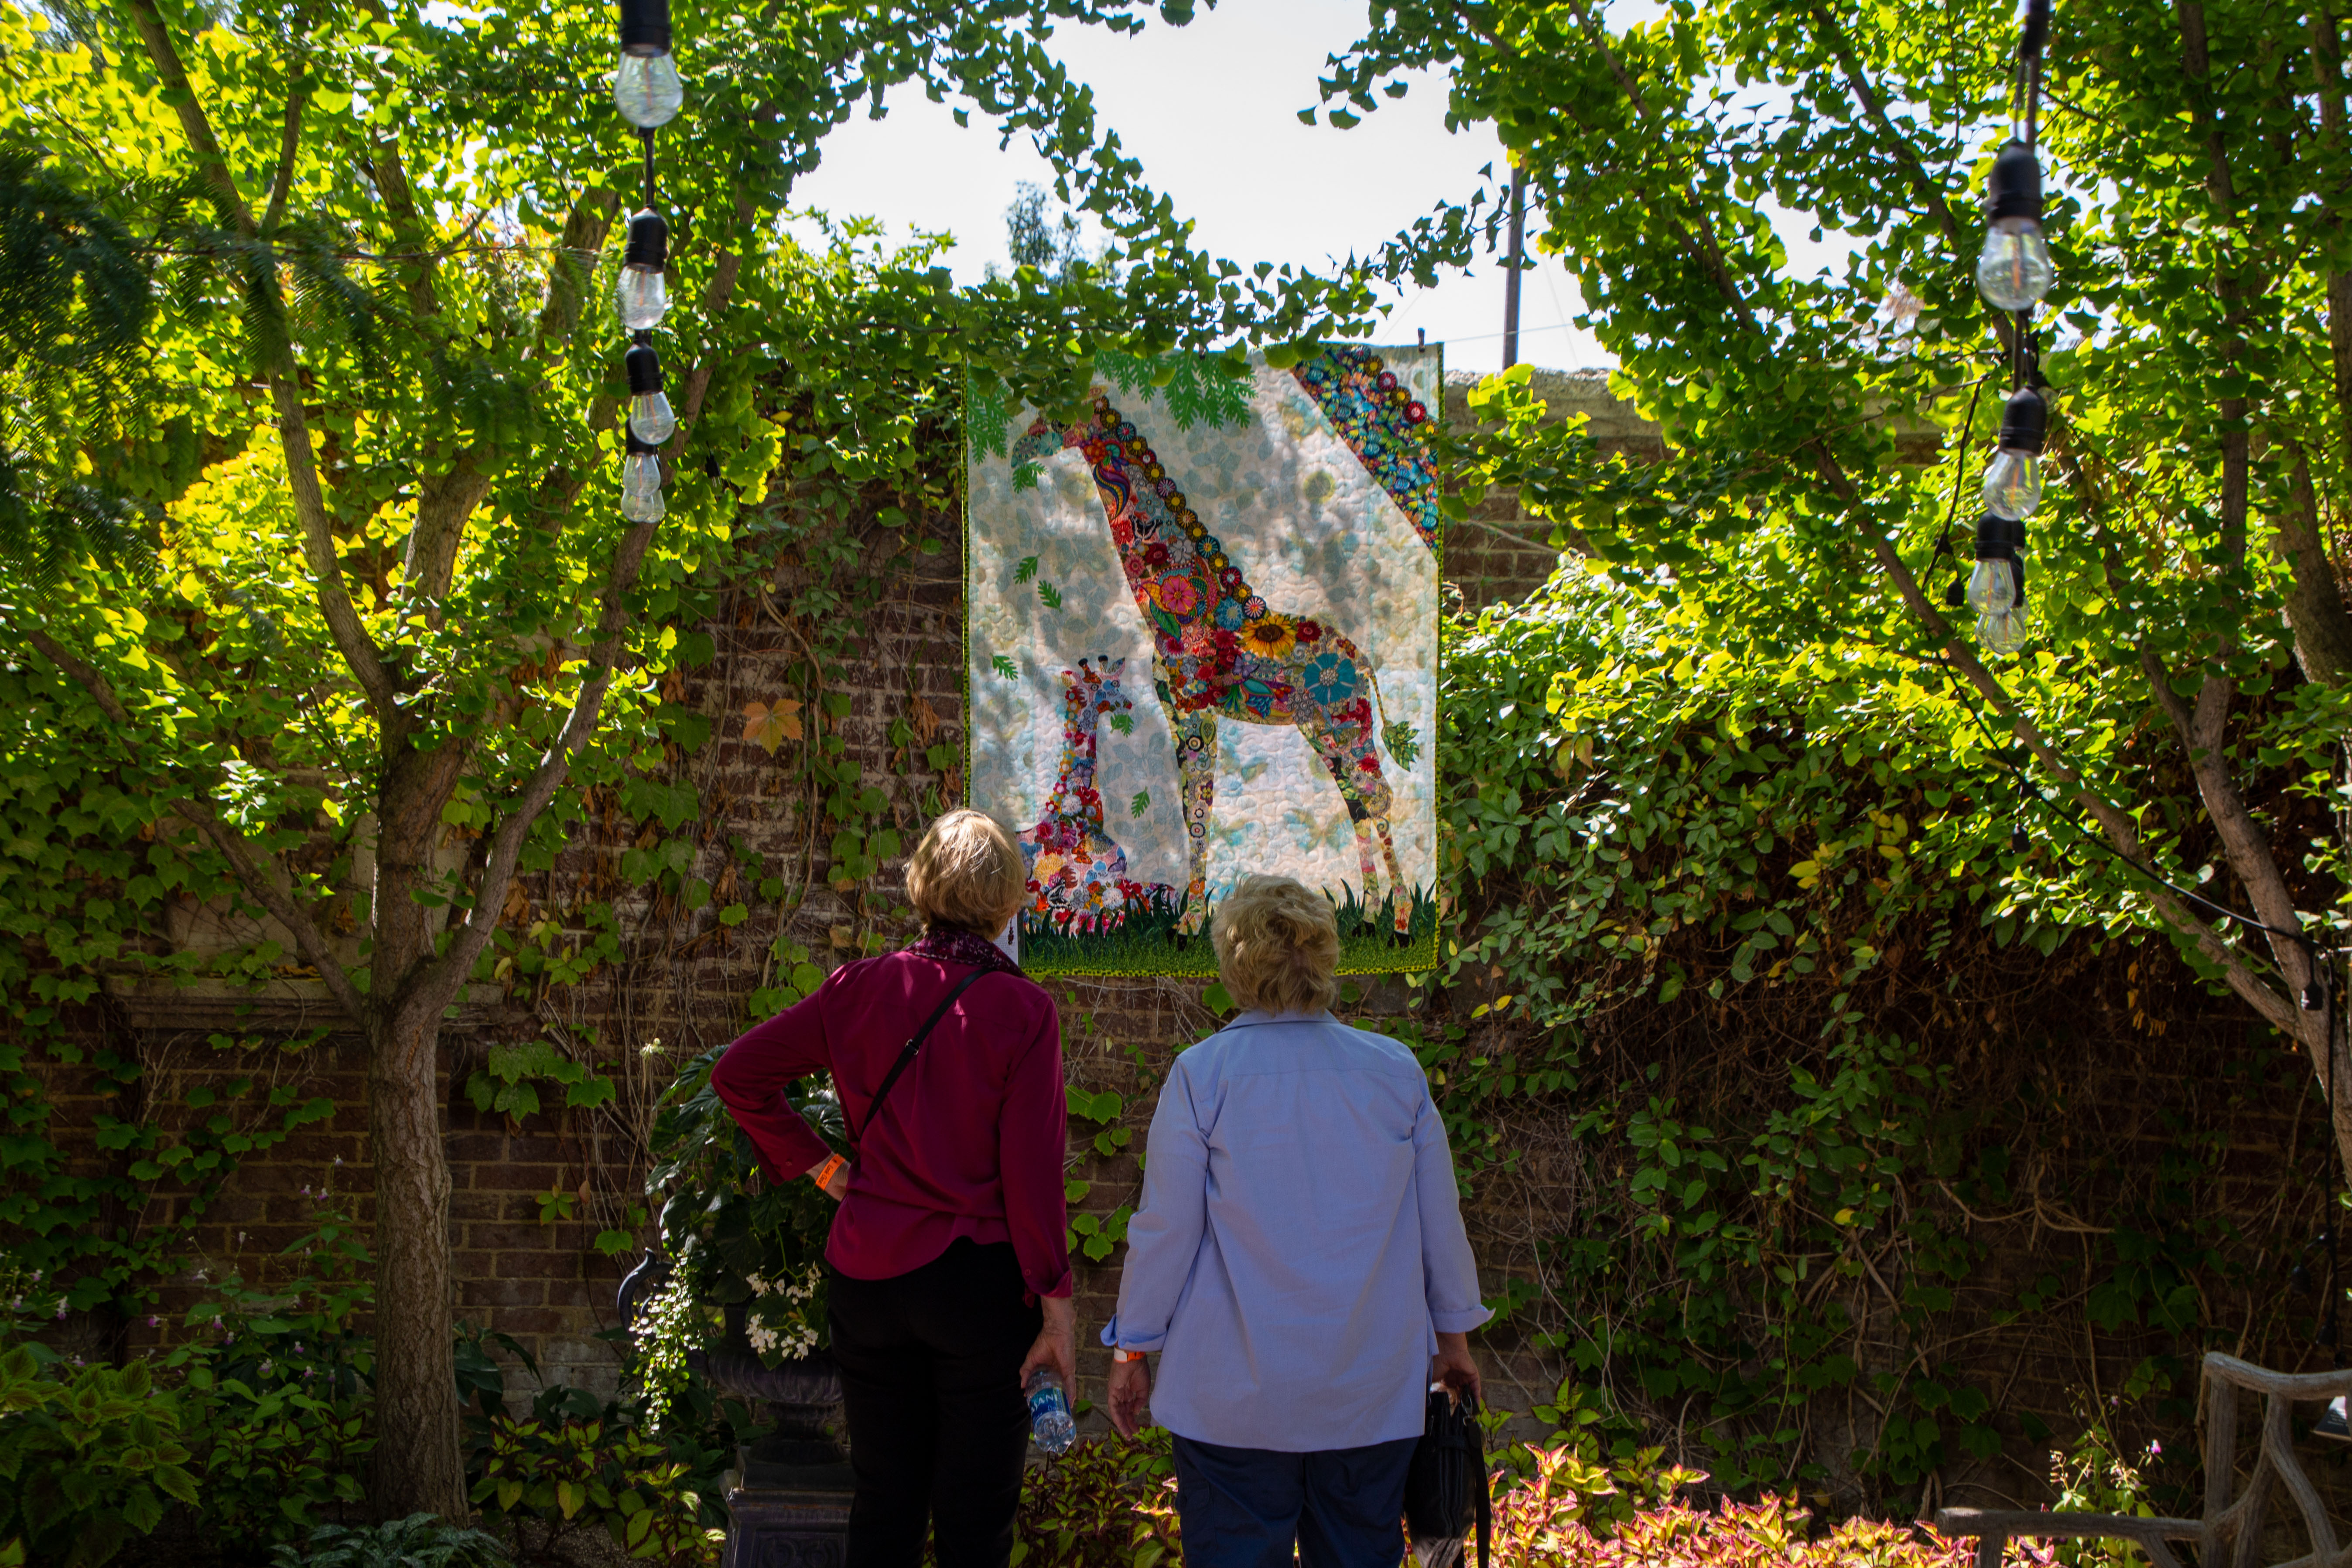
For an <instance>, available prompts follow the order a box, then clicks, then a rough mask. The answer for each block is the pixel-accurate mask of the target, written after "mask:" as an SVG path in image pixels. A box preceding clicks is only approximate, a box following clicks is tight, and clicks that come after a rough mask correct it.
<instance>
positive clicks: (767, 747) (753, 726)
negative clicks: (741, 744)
mask: <svg viewBox="0 0 2352 1568" xmlns="http://www.w3.org/2000/svg"><path fill="white" fill-rule="evenodd" d="M743 738H744V739H745V740H747V741H749V742H751V743H752V744H753V745H755V746H757V747H759V748H760V749H761V751H764V752H767V753H768V755H770V756H774V755H775V754H776V748H777V747H778V746H781V745H782V744H783V743H784V742H786V741H797V740H799V739H800V738H801V705H800V701H799V700H798V699H797V698H792V697H780V698H778V699H777V700H775V701H774V702H772V703H768V702H747V703H745V704H744V705H743Z"/></svg>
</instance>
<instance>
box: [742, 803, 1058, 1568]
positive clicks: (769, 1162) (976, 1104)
mask: <svg viewBox="0 0 2352 1568" xmlns="http://www.w3.org/2000/svg"><path fill="white" fill-rule="evenodd" d="M1026 877H1027V872H1026V868H1025V867H1024V863H1023V861H1022V858H1021V851H1020V847H1018V846H1017V845H1015V844H1014V843H1013V837H1012V835H1010V834H1009V833H1007V832H1006V831H1005V830H1004V829H1003V827H1002V826H999V825H998V824H997V822H996V821H995V820H994V819H993V818H992V817H990V816H986V815H984V814H982V813H981V812H977V811H954V812H950V813H949V814H948V815H947V816H942V817H940V819H939V820H938V821H937V822H934V823H933V824H932V825H931V828H930V831H929V833H927V834H925V835H924V836H923V841H922V843H921V844H920V845H919V846H918V847H916V850H915V854H914V858H913V859H912V860H911V861H910V862H909V863H908V868H907V896H908V899H909V900H911V901H912V902H913V904H914V906H915V909H916V910H917V912H918V913H919V914H921V915H922V917H923V919H924V921H925V922H926V923H927V925H928V928H929V929H928V930H927V931H925V933H924V935H923V937H922V940H920V941H919V942H916V943H914V944H913V945H912V946H910V947H908V948H906V949H905V950H903V951H901V952H894V953H888V954H886V955H884V956H883V957H880V958H869V959H862V960H860V961H858V962H856V963H845V964H843V965H842V966H841V967H840V968H838V969H836V970H835V971H834V972H833V973H832V974H830V975H828V976H827V977H826V978H825V982H824V984H823V985H820V986H819V987H817V989H816V991H815V992H814V994H811V995H809V996H807V997H805V998H803V1000H802V1001H800V1002H798V1003H796V1004H794V1005H793V1006H792V1007H790V1008H789V1009H787V1010H786V1011H784V1012H782V1013H781V1014H778V1015H777V1016H775V1017H773V1018H771V1019H769V1020H768V1021H767V1022H766V1023H764V1024H761V1026H758V1027H757V1028H755V1029H753V1030H752V1031H751V1033H749V1034H747V1035H745V1036H744V1037H742V1038H741V1039H739V1040H737V1041H736V1042H735V1043H734V1044H733V1045H731V1046H730V1047H727V1054H726V1055H725V1056H724V1057H723V1058H720V1060H719V1066H718V1067H717V1068H714V1069H713V1070H712V1072H711V1075H710V1082H711V1087H712V1088H713V1089H716V1090H717V1091H718V1094H719V1099H720V1100H724V1101H725V1102H726V1104H727V1109H728V1110H730V1112H732V1113H733V1115H734V1117H735V1120H736V1121H737V1122H738V1123H740V1125H741V1127H742V1129H743V1131H745V1132H746V1133H748V1134H749V1135H750V1136H751V1142H753V1143H754V1144H755V1145H756V1146H757V1147H758V1149H759V1151H760V1159H761V1165H762V1167H763V1168H764V1170H765V1172H766V1174H767V1176H768V1178H769V1179H770V1180H771V1181H790V1180H793V1179H794V1178H796V1177H799V1176H802V1175H806V1176H808V1177H809V1178H810V1179H811V1180H813V1181H814V1182H815V1183H816V1184H818V1185H819V1186H821V1187H823V1188H824V1190H825V1191H826V1192H828V1193H830V1194H833V1195H834V1196H835V1198H838V1199H839V1200H841V1207H840V1209H839V1211H838V1212H836V1213H835V1215H834V1219H833V1231H832V1234H831V1236H830V1237H828V1239H827V1241H826V1245H825V1261H826V1263H827V1264H828V1265H829V1266H830V1269H831V1273H832V1277H833V1278H832V1288H831V1289H830V1291H829V1292H828V1294H829V1297H830V1300H831V1303H832V1321H833V1353H834V1359H835V1362H836V1363H838V1365H839V1366H840V1369H841V1380H842V1390H843V1394H844V1397H845V1401H846V1404H847V1406H848V1416H849V1458H850V1465H851V1468H852V1470H853V1471H854V1473H855V1475H856V1482H857V1490H856V1497H855V1498H854V1499H853V1500H852V1501H851V1504H850V1514H849V1565H850V1568H914V1565H915V1564H916V1563H918V1562H919V1559H920V1557H921V1555H922V1547H923V1537H924V1534H925V1531H926V1527H927V1526H928V1527H929V1528H930V1530H931V1531H932V1533H933V1536H934V1545H935V1548H936V1551H937V1553H938V1559H939V1563H940V1568H1003V1564H1004V1563H1005V1562H1006V1560H1007V1559H1008V1557H1009V1556H1010V1555H1011V1553H1012V1550H1013V1511H1014V1510H1015V1508H1016V1507H1017V1505H1018V1503H1019V1500H1020V1494H1021V1468H1022V1464H1023V1461H1024V1457H1025V1454H1026V1444H1027V1442H1028V1435H1029V1417H1028V1406H1027V1405H1026V1402H1025V1401H1024V1398H1023V1396H1022V1392H1021V1388H1022V1384H1024V1382H1025V1381H1026V1380H1027V1378H1028V1376H1029V1373H1030V1372H1031V1370H1032V1369H1034V1368H1036V1367H1040V1366H1044V1367H1050V1368H1052V1369H1053V1370H1054V1371H1055V1373H1058V1374H1059V1375H1060V1376H1061V1379H1062V1386H1063V1388H1064V1389H1065V1390H1068V1389H1071V1388H1073V1387H1075V1385H1076V1341H1077V1327H1076V1318H1075V1316H1074V1315H1073V1310H1072V1307H1071V1302H1070V1260H1069V1252H1068V1248H1067V1246H1066V1237H1067V1235H1068V1231H1067V1229H1066V1226H1067V1218H1066V1215H1065V1213H1064V1210H1063V1201H1062V1155H1063V1147H1064V1142H1065V1139H1066V1121H1065V1114H1066V1113H1065V1109H1064V1104H1065V1102H1064V1100H1063V1095H1062V1034H1061V1024H1060V1020H1059V1019H1058V1018H1057V1017H1056V1016H1055V1011H1054V1001H1053V998H1052V997H1050V996H1048V995H1047V994H1045V990H1044V989H1043V988H1042V987H1040V986H1039V985H1038V984H1036V983H1035V982H1034V981H1032V980H1030V979H1029V978H1028V976H1026V975H1024V974H1023V973H1021V970H1020V967H1019V965H1017V964H1015V963H1013V962H1012V960H1010V959H1008V958H1006V957H1005V956H1004V954H1003V952H1001V951H999V950H998V948H997V947H996V945H995V943H994V942H991V941H990V940H989V937H990V934H991V933H992V932H995V931H1001V930H1003V926H1004V924H1005V922H1006V921H1009V920H1011V919H1012V918H1013V910H1015V909H1016V908H1018V907H1019V905H1020V903H1021V902H1022V900H1023V899H1024V896H1025V892H1024V884H1025V881H1026ZM975 971H977V972H979V975H978V978H977V979H976V980H973V983H972V984H971V985H970V986H969V987H968V988H966V989H965V990H964V991H963V992H962V993H961V994H960V995H958V996H956V997H955V999H954V1001H953V1002H952V1004H951V1005H950V1006H949V1007H948V1010H947V1011H946V1013H945V1014H943V1015H942V1016H940V1019H939V1022H938V1023H937V1024H936V1025H935V1026H933V1027H932V1029H931V1032H930V1034H929V1037H927V1038H926V1039H925V1040H924V1042H923V1045H922V1048H921V1049H920V1050H919V1052H918V1053H917V1054H916V1056H915V1058H914V1060H913V1062H912V1063H911V1064H910V1065H909V1066H908V1068H907V1070H906V1071H905V1072H904V1073H903V1074H901V1075H900V1077H899V1079H898V1082H897V1083H896V1084H895V1085H893V1086H892V1087H891V1089H890V1092H889V1095H888V1097H887V1099H886V1100H883V1102H882V1106H881V1110H880V1111H879V1113H878V1114H877V1113H876V1112H875V1110H874V1104H875V1095H876V1092H877V1090H878V1089H880V1088H881V1087H882V1082H883V1079H885V1078H886V1077H887V1075H888V1074H889V1072H890V1069H891V1067H892V1065H893V1064H894V1063H895V1062H896V1061H897V1060H898V1057H899V1055H900V1053H901V1052H902V1051H903V1050H904V1049H905V1047H906V1045H907V1042H908V1038H909V1037H912V1036H913V1035H914V1034H915V1032H916V1031H917V1030H918V1029H919V1028H920V1027H921V1026H922V1024H923V1021H924V1020H925V1019H926V1018H929V1016H931V1015H932V1013H933V1011H934V1010H935V1009H937V1008H938V1007H939V1006H940V1003H941V1002H943V1001H945V1000H947V999H948V997H949V995H950V993H951V992H953V991H954V990H955V988H956V987H957V986H958V985H960V984H963V982H964V981H966V980H967V979H968V978H971V977H972V976H973V975H974V973H975ZM818 1072H830V1073H831V1074H832V1075H833V1083H834V1089H835V1092H836V1093H837V1094H838V1095H839V1096H840V1098H841V1109H842V1113H843V1115H844V1117H845V1120H846V1121H847V1122H848V1125H849V1128H850V1131H851V1133H852V1136H853V1138H854V1140H855V1141H856V1146H857V1161H856V1163H855V1164H850V1163H845V1162H843V1161H840V1160H838V1159H835V1158H834V1157H833V1155H832V1152H831V1151H829V1150H828V1149H827V1148H826V1147H825V1145H824V1141H823V1140H821V1139H820V1138H818V1137H817V1135H816V1134H815V1133H814V1131H811V1130H810V1128H809V1127H808V1124H807V1123H805V1122H804V1121H802V1120H801V1119H800V1117H799V1116H798V1115H797V1114H796V1113H795V1112H794V1111H793V1109H792V1106H791V1105H790V1104H789V1103H788V1102H787V1101H786V1100H785V1099H784V1090H785V1089H786V1087H787V1086H788V1085H790V1084H791V1083H793V1081H794V1080H795V1079H802V1078H805V1077H807V1076H808V1075H810V1074H812V1073H818Z"/></svg>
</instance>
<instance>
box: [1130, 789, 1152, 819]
mask: <svg viewBox="0 0 2352 1568" xmlns="http://www.w3.org/2000/svg"><path fill="white" fill-rule="evenodd" d="M1150 809H1151V792H1150V790H1148V789H1139V790H1137V791H1136V792H1135V798H1134V799H1133V800H1130V801H1129V802H1128V803H1127V815H1128V816H1142V815H1143V814H1144V813H1145V812H1147V811H1150Z"/></svg>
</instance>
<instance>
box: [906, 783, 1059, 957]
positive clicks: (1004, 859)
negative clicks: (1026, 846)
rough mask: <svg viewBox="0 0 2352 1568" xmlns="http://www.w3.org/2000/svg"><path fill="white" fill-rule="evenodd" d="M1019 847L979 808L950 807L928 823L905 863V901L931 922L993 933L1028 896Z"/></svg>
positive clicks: (988, 935)
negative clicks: (912, 853) (919, 841)
mask: <svg viewBox="0 0 2352 1568" xmlns="http://www.w3.org/2000/svg"><path fill="white" fill-rule="evenodd" d="M1028 886H1029V868H1028V864H1027V862H1025V861H1024V860H1023V859H1022V858H1021V846H1019V845H1018V844H1015V843H1014V842H1013V835H1012V834H1011V833H1009V832H1007V831H1006V829H1005V826H1004V825H1003V823H1001V822H999V821H997V820H996V818H994V817H992V816H989V815H988V813H986V812H984V811H973V810H971V809H969V808H966V809H963V810H960V811H950V812H949V813H948V814H947V815H946V816H942V817H940V818H939V819H938V820H937V821H935V822H933V823H932V824H931V826H930V828H929V831H927V832H926V833H925V834H924V835H923V841H922V842H921V843H920V844H918V845H916V846H915V855H914V858H913V859H911V860H909V861H908V862H907V900H908V902H909V903H911V904H913V905H914V906H915V912H916V913H918V914H919V915H921V916H922V917H923V920H924V921H925V922H926V923H928V924H930V925H949V926H957V927H960V928H961V929H962V930H964V931H978V932H979V933H980V934H981V935H982V936H987V937H992V936H994V935H995V934H996V933H997V932H999V931H1003V929H1004V922H1005V921H1009V920H1011V919H1012V918H1013V911H1014V910H1018V909H1019V908H1020V907H1021V904H1022V900H1024V899H1025V898H1026V897H1027V896H1028Z"/></svg>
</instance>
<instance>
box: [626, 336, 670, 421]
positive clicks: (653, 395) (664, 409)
mask: <svg viewBox="0 0 2352 1568" xmlns="http://www.w3.org/2000/svg"><path fill="white" fill-rule="evenodd" d="M623 363H625V365H626V366H627V367H628V372H629V434H630V435H632V436H634V437H636V438H637V439H638V440H640V441H643V442H644V443H646V445H647V446H649V447H658V446H660V445H661V444H662V443H663V442H664V441H667V440H668V439H669V438H670V437H672V436H673V435H675V434H677V415H676V414H674V413H672V412H671V410H670V405H669V399H668V398H667V396H665V395H663V393H662V373H661V356H660V355H659V354H657V353H654V345H653V342H652V334H651V333H649V332H639V333H638V334H637V341H636V342H635V345H634V346H632V347H631V348H630V350H629V352H628V353H627V355H626V356H625V358H624V360H623Z"/></svg>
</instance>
